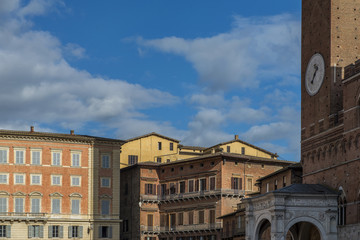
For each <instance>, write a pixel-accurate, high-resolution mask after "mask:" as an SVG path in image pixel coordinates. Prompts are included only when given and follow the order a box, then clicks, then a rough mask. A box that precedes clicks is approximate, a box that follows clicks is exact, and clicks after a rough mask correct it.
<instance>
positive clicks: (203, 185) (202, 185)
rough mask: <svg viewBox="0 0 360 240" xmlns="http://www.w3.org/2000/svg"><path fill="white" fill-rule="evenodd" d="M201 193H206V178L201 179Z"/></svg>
mask: <svg viewBox="0 0 360 240" xmlns="http://www.w3.org/2000/svg"><path fill="white" fill-rule="evenodd" d="M200 191H206V178H202V179H200Z"/></svg>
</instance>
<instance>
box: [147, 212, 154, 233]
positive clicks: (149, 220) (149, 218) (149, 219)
mask: <svg viewBox="0 0 360 240" xmlns="http://www.w3.org/2000/svg"><path fill="white" fill-rule="evenodd" d="M147 225H148V230H152V227H153V225H154V216H153V215H152V214H148V215H147Z"/></svg>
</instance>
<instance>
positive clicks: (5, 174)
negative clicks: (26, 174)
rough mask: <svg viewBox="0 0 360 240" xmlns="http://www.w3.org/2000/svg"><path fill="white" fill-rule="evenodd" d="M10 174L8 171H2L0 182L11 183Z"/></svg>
mask: <svg viewBox="0 0 360 240" xmlns="http://www.w3.org/2000/svg"><path fill="white" fill-rule="evenodd" d="M8 176H9V174H8V173H0V184H9V182H8Z"/></svg>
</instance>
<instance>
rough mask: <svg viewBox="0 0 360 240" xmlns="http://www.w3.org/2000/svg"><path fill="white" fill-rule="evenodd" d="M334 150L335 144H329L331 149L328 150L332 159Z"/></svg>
mask: <svg viewBox="0 0 360 240" xmlns="http://www.w3.org/2000/svg"><path fill="white" fill-rule="evenodd" d="M333 149H334V144H333V143H330V144H329V148H328V153H329V156H330V157H331V153H332V151H333Z"/></svg>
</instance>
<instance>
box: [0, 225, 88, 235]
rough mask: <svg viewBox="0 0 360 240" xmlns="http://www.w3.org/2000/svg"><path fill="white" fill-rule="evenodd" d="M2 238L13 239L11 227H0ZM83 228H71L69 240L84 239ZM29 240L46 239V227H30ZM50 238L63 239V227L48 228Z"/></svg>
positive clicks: (69, 229)
mask: <svg viewBox="0 0 360 240" xmlns="http://www.w3.org/2000/svg"><path fill="white" fill-rule="evenodd" d="M0 237H6V238H11V225H0ZM82 237H83V227H82V226H69V227H68V238H82ZM28 238H44V226H42V225H29V226H28ZM48 238H63V226H59V225H50V226H48Z"/></svg>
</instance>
